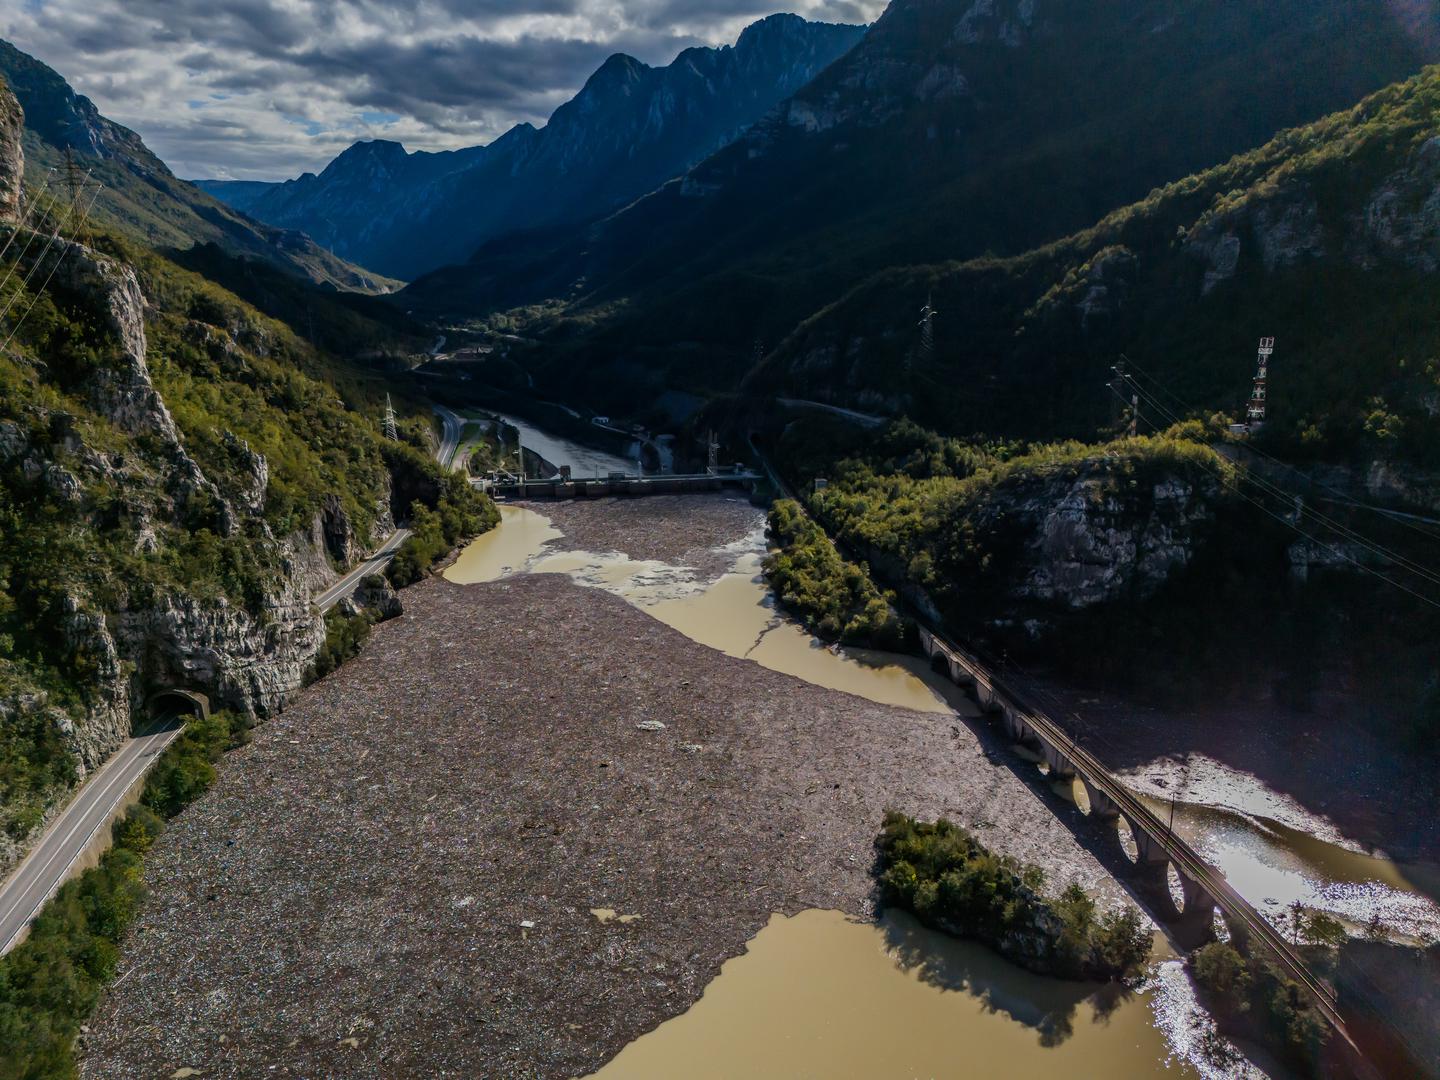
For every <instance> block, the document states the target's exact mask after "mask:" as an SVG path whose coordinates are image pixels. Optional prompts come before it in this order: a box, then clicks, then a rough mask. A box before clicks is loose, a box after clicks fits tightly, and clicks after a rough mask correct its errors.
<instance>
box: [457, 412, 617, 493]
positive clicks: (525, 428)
mask: <svg viewBox="0 0 1440 1080" xmlns="http://www.w3.org/2000/svg"><path fill="white" fill-rule="evenodd" d="M486 415H487V416H495V417H498V418H499V419H500V420H502V421H504V422H505V423H506V424H508V425H510V427H512V428H514V429H515V430H516V431H518V432H520V443H521V445H522V446H524V447H525V448H526V449H529V450H533V451H535V453H537V454H539V455H540V456H541V457H542V458H544V459H545V460H546V461H548V462H550V464H552V465H554V466H556V467H557V468H558V467H559V466H562V465H569V466H570V471H571V475H572V476H575V477H577V478H578V477H582V476H608V475H609V474H610V473H612V472H620V473H625V474H626V475H633V474H634V473H635V471H636V469H638V468H639V457H640V444H639V443H638V442H636V443H634V444H633V446H632V447H631V454H630V456H629V457H620V456H619V455H618V454H612V453H609V452H608V451H605V450H597V449H595V448H594V447H593V446H584V445H582V444H581V443H577V442H575V441H573V440H571V439H565V438H562V437H560V436H558V435H552V434H551V433H550V432H548V431H545V430H544V429H543V428H538V427H536V426H535V425H534V424H531V423H529V422H528V421H525V420H522V419H520V418H519V417H518V416H507V415H505V414H503V413H486ZM511 449H512V451H513V448H511Z"/></svg>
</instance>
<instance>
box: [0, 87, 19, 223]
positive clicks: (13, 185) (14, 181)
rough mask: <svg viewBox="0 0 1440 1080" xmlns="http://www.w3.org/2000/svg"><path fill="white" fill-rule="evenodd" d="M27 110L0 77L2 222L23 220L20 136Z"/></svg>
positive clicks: (0, 197)
mask: <svg viewBox="0 0 1440 1080" xmlns="http://www.w3.org/2000/svg"><path fill="white" fill-rule="evenodd" d="M24 130H25V114H24V112H22V111H21V109H20V102H18V101H16V100H15V95H14V94H12V93H11V92H10V88H9V87H8V86H6V85H5V83H4V81H3V80H0V224H9V223H13V222H16V221H19V220H20V184H21V181H22V180H24V178H25V152H24V150H22V149H21V146H20V137H21V135H23V134H24Z"/></svg>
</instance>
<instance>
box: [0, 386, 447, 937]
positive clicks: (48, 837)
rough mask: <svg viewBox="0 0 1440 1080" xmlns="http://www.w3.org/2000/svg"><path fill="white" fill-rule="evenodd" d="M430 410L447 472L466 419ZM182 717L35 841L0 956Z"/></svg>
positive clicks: (106, 769)
mask: <svg viewBox="0 0 1440 1080" xmlns="http://www.w3.org/2000/svg"><path fill="white" fill-rule="evenodd" d="M435 411H436V412H437V413H438V414H439V416H440V419H441V421H442V422H443V423H444V435H443V437H442V438H441V440H440V447H439V449H438V450H437V452H436V454H435V456H436V458H437V459H438V460H439V462H440V464H441V465H442V466H444V467H446V468H452V467H453V464H454V463H453V460H452V459H453V458H454V457H455V451H456V450H457V449H459V446H460V436H461V433H462V432H463V431H464V430H465V421H464V420H463V419H461V418H460V417H459V416H457V415H455V413H453V412H451V411H450V410H449V409H444V408H440V407H438V406H437V407H436V410H435ZM409 536H410V530H409V529H396V530H395V531H394V532H393V533H391V534H390V536H389V537H388V538H386V540H385V543H384V544H382V545H381V546H380V549H379V550H378V551H376V552H375V554H373V555H371V556H370V557H368V558H367V559H365V561H364V562H362V563H361V564H360V565H359V566H357V567H355V569H353V570H351V571H350V572H349V573H348V574H346V575H345V576H344V577H342V578H341V579H340V580H339V581H337V582H335V584H333V585H331V586H330V587H329V588H328V589H326V590H325V591H324V592H323V593H321V594H320V595H319V596H317V597H316V598H315V604H316V606H317V607H319V608H320V610H321V611H328V610H330V608H332V607H334V606H335V605H336V604H338V603H339V602H340V601H341V600H342V599H343V598H344V597H346V596H349V595H350V594H351V593H352V592H354V591H355V587H356V586H357V585H359V584H360V579H361V578H363V577H364V576H365V575H366V574H373V573H377V572H379V571H380V570H383V569H384V568H385V566H386V564H388V563H389V562H390V560H391V559H392V558H394V556H395V552H397V551H399V550H400V545H401V544H403V543H405V541H406V540H407V539H408V538H409ZM184 719H185V718H184V716H183V715H181V714H171V715H168V716H166V717H163V718H162V719H159V720H156V721H155V722H154V723H153V724H152V725H151V726H150V727H149V728H148V729H146V730H145V732H144V733H143V734H140V735H136V736H135V737H134V738H132V739H130V740H129V741H127V742H126V743H124V744H123V745H122V746H121V747H120V749H119V750H117V751H116V752H115V753H114V754H113V755H112V756H111V758H110V760H109V761H107V762H105V764H104V765H102V766H101V767H100V768H99V769H98V770H96V771H95V772H94V773H93V774H92V775H91V776H90V777H89V779H87V780H86V781H85V783H84V784H83V785H82V786H81V788H80V790H79V791H77V792H76V793H75V796H74V798H73V799H72V800H71V802H70V805H69V806H67V807H66V808H65V809H64V810H63V811H62V812H61V814H60V816H59V817H57V818H56V819H55V820H54V821H53V822H51V824H50V826H49V828H47V829H46V830H45V833H44V835H43V836H41V837H40V841H39V843H37V844H36V845H35V847H34V848H32V849H31V851H30V853H29V854H28V855H26V856H25V858H24V859H23V860H21V862H20V865H19V866H18V867H16V868H15V872H14V873H13V874H12V875H11V876H10V878H9V879H8V880H7V881H6V882H5V883H4V884H3V885H0V954H3V953H5V952H6V951H8V950H9V949H10V947H11V946H12V945H13V944H14V942H15V938H16V937H17V936H18V935H19V933H20V931H21V930H23V929H24V928H25V926H26V925H27V924H28V923H29V922H30V920H31V919H32V918H33V917H34V916H35V913H36V912H37V911H39V910H40V907H41V905H42V904H44V903H45V901H46V900H48V899H49V898H50V896H51V895H52V894H53V893H54V892H55V890H56V889H58V888H59V887H60V884H61V882H63V881H64V880H65V875H66V874H67V873H69V871H70V868H71V867H72V866H73V865H74V864H75V860H76V859H78V858H79V857H80V854H81V852H83V851H84V850H85V847H86V845H87V844H89V843H90V840H91V838H92V837H93V836H94V835H95V833H96V832H98V831H99V830H100V829H101V828H102V827H104V825H105V823H106V822H107V821H109V819H110V815H111V814H112V813H113V812H114V810H115V807H116V805H117V804H118V803H119V802H120V799H121V798H122V797H123V796H124V794H125V792H126V791H128V790H129V788H130V786H131V785H132V784H134V783H135V781H137V780H139V779H140V777H141V776H143V775H144V774H145V771H146V770H147V769H149V768H150V766H151V765H152V764H153V763H154V761H155V759H156V758H157V757H159V756H160V754H161V753H163V752H164V750H165V748H166V747H167V746H169V745H170V743H171V742H173V741H174V740H175V738H176V737H177V736H178V735H179V734H180V732H181V731H182V730H183V728H184V726H185V725H184Z"/></svg>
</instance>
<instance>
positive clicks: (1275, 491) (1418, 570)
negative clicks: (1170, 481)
mask: <svg viewBox="0 0 1440 1080" xmlns="http://www.w3.org/2000/svg"><path fill="white" fill-rule="evenodd" d="M1135 389H1136V390H1138V391H1140V392H1141V393H1143V394H1144V397H1145V400H1146V402H1147V403H1148V404H1150V405H1152V406H1153V407H1154V408H1156V409H1157V410H1159V411H1160V412H1161V414H1162V415H1164V416H1166V417H1167V418H1169V419H1170V420H1171V421H1172V422H1177V421H1178V418H1177V417H1176V416H1175V414H1174V413H1171V412H1170V411H1169V410H1168V409H1166V408H1165V407H1164V406H1163V405H1162V404H1161V403H1160V402H1158V401H1157V400H1156V399H1155V397H1154V395H1152V394H1149V393H1146V392H1144V390H1143V388H1141V387H1138V386H1136V387H1135ZM1241 478H1242V479H1243V480H1244V481H1247V482H1249V483H1251V484H1254V485H1255V486H1256V487H1258V488H1260V489H1261V490H1262V491H1265V492H1267V493H1269V494H1271V495H1274V496H1276V497H1278V498H1282V499H1289V498H1294V495H1293V493H1292V492H1288V491H1286V490H1285V489H1284V488H1282V487H1280V486H1279V485H1278V484H1275V483H1273V482H1271V481H1270V480H1267V479H1265V478H1264V477H1263V476H1256V475H1253V474H1251V473H1250V472H1249V471H1248V470H1247V471H1245V472H1244V473H1242V474H1241ZM1306 512H1307V513H1309V514H1310V516H1311V517H1312V518H1314V519H1316V520H1317V521H1319V522H1320V523H1321V524H1322V525H1325V526H1328V527H1329V528H1331V529H1333V530H1334V531H1335V532H1337V533H1339V534H1340V535H1341V536H1342V537H1343V538H1344V539H1346V540H1350V541H1351V542H1353V543H1356V544H1359V545H1360V546H1361V547H1364V548H1366V549H1367V550H1369V551H1370V552H1372V553H1373V554H1375V555H1378V556H1380V557H1381V558H1382V559H1384V560H1385V561H1387V562H1391V563H1394V564H1396V565H1397V566H1399V567H1400V568H1401V569H1404V570H1408V571H1410V573H1412V574H1415V575H1416V576H1417V577H1421V578H1424V579H1425V580H1427V581H1429V582H1430V583H1431V584H1433V585H1440V574H1437V573H1436V572H1435V571H1433V570H1431V569H1430V567H1428V566H1426V565H1424V564H1423V563H1418V562H1415V561H1414V560H1413V559H1410V558H1408V557H1407V556H1405V555H1402V554H1400V553H1399V552H1397V551H1394V550H1392V549H1391V548H1388V547H1386V546H1385V545H1383V544H1381V543H1380V542H1379V541H1377V540H1374V539H1372V538H1371V537H1369V536H1366V535H1365V534H1364V533H1362V532H1359V531H1358V530H1356V529H1353V528H1351V527H1350V526H1348V525H1346V524H1344V523H1343V522H1341V521H1337V520H1336V519H1334V518H1332V517H1330V516H1329V515H1327V514H1322V513H1321V512H1320V511H1318V510H1316V509H1314V508H1313V507H1310V508H1308V509H1307V511H1306Z"/></svg>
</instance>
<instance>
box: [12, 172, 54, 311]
mask: <svg viewBox="0 0 1440 1080" xmlns="http://www.w3.org/2000/svg"><path fill="white" fill-rule="evenodd" d="M54 171H55V170H54V169H51V170H50V172H51V173H54ZM49 186H50V178H49V177H46V179H45V186H44V187H42V188H41V189H40V194H41V195H43V194H44V193H45V188H48V187H49ZM31 208H32V209H33V210H34V211H35V215H36V218H37V220H36V221H34V222H33V223H32V224H31V225H30V227H29V230H28V235H27V237H26V240H25V246H24V247H23V248H21V249H20V254H19V255H17V256H16V257H15V261H14V262H12V263H11V264H10V266H9V268H8V269H7V270H6V271H5V277H4V278H3V279H0V292H3V291H4V289H5V286H6V285H8V284H9V283H10V278H11V277H12V276H14V274H15V268H16V267H17V266H19V265H20V264H21V263H22V262H24V261H25V256H26V254H27V253H28V252H29V251H30V245H31V244H33V243H34V242H35V238H36V237H37V236H39V235H40V233H39V230H38V229H36V228H35V226H36V225H38V224H39V221H38V217H39V215H40V213H41V206H40V197H39V196H36V198H35V199H34V200H33V201H32V203H31ZM26 213H27V215H28V214H29V210H27V211H26ZM22 227H24V226H23V223H22V225H20V226H17V227H16V231H15V232H14V233H12V234H11V235H10V239H11V240H14V239H15V236H16V235H17V234H18V233H19V231H20V228H22ZM6 248H7V249H8V248H9V244H7V245H6Z"/></svg>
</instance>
